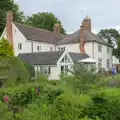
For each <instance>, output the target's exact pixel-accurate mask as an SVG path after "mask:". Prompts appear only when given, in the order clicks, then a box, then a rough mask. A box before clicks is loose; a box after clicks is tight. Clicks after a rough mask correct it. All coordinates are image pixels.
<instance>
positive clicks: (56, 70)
mask: <svg viewBox="0 0 120 120" xmlns="http://www.w3.org/2000/svg"><path fill="white" fill-rule="evenodd" d="M40 67H41V65H34V68H35V73H36V75H37V72H40ZM46 67H49V65H48V66H46ZM50 67H51V74H49V75H48V79H49V80H59V76H60V74H61V69H60V67H59V66H50Z"/></svg>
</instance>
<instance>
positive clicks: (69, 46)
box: [56, 43, 80, 53]
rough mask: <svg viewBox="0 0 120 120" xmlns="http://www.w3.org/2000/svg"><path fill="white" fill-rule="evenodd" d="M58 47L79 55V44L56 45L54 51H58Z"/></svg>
mask: <svg viewBox="0 0 120 120" xmlns="http://www.w3.org/2000/svg"><path fill="white" fill-rule="evenodd" d="M59 47H60V48H62V47H65V50H66V51H67V52H75V53H80V44H79V43H76V44H63V45H57V46H56V50H57V51H58V50H59Z"/></svg>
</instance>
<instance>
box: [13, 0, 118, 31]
mask: <svg viewBox="0 0 120 120" xmlns="http://www.w3.org/2000/svg"><path fill="white" fill-rule="evenodd" d="M15 1H16V2H17V3H18V5H19V6H20V10H21V11H24V14H25V16H31V15H32V14H34V13H38V12H52V13H53V14H55V16H56V17H57V18H59V19H60V20H61V22H62V24H63V26H64V28H65V30H66V32H67V33H72V32H74V31H76V30H78V29H79V28H80V26H81V22H82V21H83V19H84V17H85V16H87V15H88V16H89V17H90V18H91V20H92V31H93V32H94V33H97V32H99V31H100V30H101V29H105V28H115V29H117V30H120V0H15Z"/></svg>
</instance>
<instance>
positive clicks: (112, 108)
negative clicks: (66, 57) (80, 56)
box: [0, 65, 120, 120]
mask: <svg viewBox="0 0 120 120" xmlns="http://www.w3.org/2000/svg"><path fill="white" fill-rule="evenodd" d="M79 67H80V65H77V68H74V69H75V72H73V73H74V75H71V76H68V77H63V76H62V77H61V79H62V80H61V81H59V82H56V83H55V81H53V82H52V81H48V79H47V77H46V76H43V75H38V76H37V77H36V81H35V82H33V83H28V84H27V85H24V84H22V85H20V84H19V85H17V86H14V87H12V88H11V87H8V88H1V89H0V100H1V101H2V102H0V116H2V117H3V120H4V119H5V120H9V119H12V120H48V119H49V120H119V119H120V107H119V106H120V88H119V87H118V88H116V87H112V88H111V87H109V86H108V85H106V84H105V86H101V85H99V87H98V86H97V85H98V84H101V83H104V82H106V81H111V80H112V79H120V75H117V76H114V77H112V76H110V77H104V76H102V77H101V78H100V81H102V82H98V80H97V79H98V78H97V77H98V76H96V75H94V74H93V73H91V74H88V73H85V71H86V70H85V68H84V67H83V68H82V70H81V71H80V68H79ZM83 69H84V70H83ZM86 72H90V71H86ZM84 75H88V78H87V79H86V77H85V76H84ZM76 79H77V80H79V79H80V81H83V79H84V80H87V81H86V82H85V83H84V82H80V83H81V84H83V85H84V87H85V88H86V89H89V90H85V88H82V89H81V88H79V87H81V85H80V84H79V85H80V86H79V85H78V86H77V82H76ZM71 81H72V82H71ZM90 82H91V83H90ZM96 82H97V83H96ZM85 84H88V85H89V87H87V86H88V85H85ZM93 85H94V86H96V87H93ZM76 86H77V89H78V91H77V92H76V93H75V92H73V91H72V89H73V88H75V87H76ZM82 87H83V86H82ZM81 91H82V92H81ZM83 91H85V92H83ZM5 96H7V97H8V101H7V102H3V98H4V97H5ZM3 112H4V113H6V114H3Z"/></svg>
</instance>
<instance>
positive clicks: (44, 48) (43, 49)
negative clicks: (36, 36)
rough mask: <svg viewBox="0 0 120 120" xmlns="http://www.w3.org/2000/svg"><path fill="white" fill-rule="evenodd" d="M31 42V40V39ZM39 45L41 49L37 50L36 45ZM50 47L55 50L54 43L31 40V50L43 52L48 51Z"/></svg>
mask: <svg viewBox="0 0 120 120" xmlns="http://www.w3.org/2000/svg"><path fill="white" fill-rule="evenodd" d="M31 42H33V41H31ZM38 46H39V47H40V48H41V50H39V51H38V50H37V47H38ZM50 48H53V51H55V45H54V44H48V43H43V42H37V41H34V42H33V52H45V51H50Z"/></svg>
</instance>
